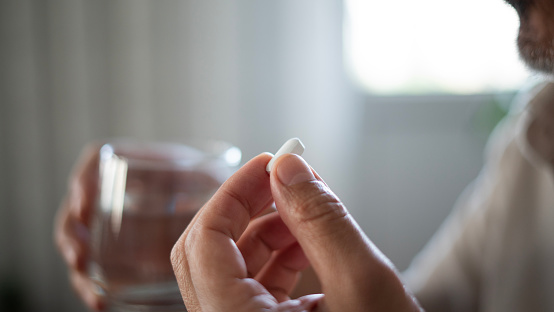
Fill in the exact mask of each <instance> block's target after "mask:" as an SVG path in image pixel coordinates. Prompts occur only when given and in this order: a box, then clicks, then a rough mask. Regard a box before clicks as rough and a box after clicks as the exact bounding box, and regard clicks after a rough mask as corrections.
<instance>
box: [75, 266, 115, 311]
mask: <svg viewBox="0 0 554 312" xmlns="http://www.w3.org/2000/svg"><path fill="white" fill-rule="evenodd" d="M69 279H70V282H71V285H72V286H73V289H74V290H75V292H76V293H77V295H78V296H79V297H80V298H81V299H82V300H83V301H84V302H85V304H86V305H87V306H88V307H89V308H91V309H93V310H95V311H100V310H104V309H105V306H106V303H105V298H104V297H103V296H102V295H101V294H99V293H98V292H96V285H95V284H94V283H93V282H92V281H91V280H90V279H89V277H88V276H87V275H86V274H84V273H80V272H71V273H70V275H69Z"/></svg>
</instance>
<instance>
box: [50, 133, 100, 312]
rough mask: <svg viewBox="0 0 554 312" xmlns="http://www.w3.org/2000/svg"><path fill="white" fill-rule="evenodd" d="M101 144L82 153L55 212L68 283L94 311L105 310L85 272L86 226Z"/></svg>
mask: <svg viewBox="0 0 554 312" xmlns="http://www.w3.org/2000/svg"><path fill="white" fill-rule="evenodd" d="M100 147H101V145H100V144H95V143H93V144H90V145H88V146H86V147H85V148H84V149H83V151H82V152H81V156H80V157H79V159H78V161H77V163H76V165H75V167H74V169H73V171H72V173H71V175H70V177H69V183H68V190H67V194H66V196H65V198H64V200H63V201H62V204H61V206H60V208H59V210H58V213H57V216H56V220H55V225H54V240H55V242H56V245H57V247H58V249H59V251H60V253H61V255H62V257H63V259H64V261H65V262H66V263H67V266H68V269H69V279H70V281H71V284H72V286H73V288H74V289H75V291H76V292H77V294H78V295H79V297H81V299H82V300H83V301H84V302H85V304H86V305H87V306H88V307H90V308H91V309H94V310H102V309H104V307H105V302H104V298H103V297H102V296H101V295H100V294H99V293H98V292H97V291H96V289H97V288H96V286H95V284H94V283H93V282H92V281H91V280H90V278H89V277H88V275H87V272H86V265H87V262H88V257H89V255H88V251H89V240H90V231H89V225H90V221H91V217H92V212H93V210H94V204H95V200H96V195H97V193H98V158H99V150H100Z"/></svg>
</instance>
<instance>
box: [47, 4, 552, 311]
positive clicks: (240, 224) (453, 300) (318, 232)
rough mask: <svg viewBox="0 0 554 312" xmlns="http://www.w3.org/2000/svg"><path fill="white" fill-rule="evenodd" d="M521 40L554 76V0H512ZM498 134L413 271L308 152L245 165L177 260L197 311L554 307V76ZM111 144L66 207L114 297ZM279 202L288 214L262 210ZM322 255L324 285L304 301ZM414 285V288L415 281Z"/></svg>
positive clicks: (96, 299) (65, 235) (197, 221)
mask: <svg viewBox="0 0 554 312" xmlns="http://www.w3.org/2000/svg"><path fill="white" fill-rule="evenodd" d="M508 2H509V3H510V4H511V5H512V6H514V8H515V9H516V10H517V12H518V15H519V18H520V32H519V36H518V48H519V50H520V53H521V56H522V58H523V59H524V60H525V61H526V63H527V64H528V65H529V66H530V67H531V68H533V69H536V70H538V71H541V72H544V73H547V74H554V1H552V0H511V1H508ZM527 102H528V103H527V105H526V106H525V108H524V109H522V110H520V111H516V112H514V113H513V114H511V115H510V116H509V117H508V118H507V119H506V120H505V121H504V122H503V123H502V125H501V126H499V127H498V129H497V130H496V131H495V133H494V134H493V136H492V137H491V140H490V143H489V145H488V152H487V155H488V156H487V163H486V165H485V167H484V169H483V170H482V173H481V175H480V176H479V177H478V179H477V180H476V181H475V182H474V183H473V184H472V185H471V186H470V187H468V189H467V190H466V191H465V192H464V194H463V195H462V196H461V197H460V200H459V202H458V205H457V207H456V208H455V209H454V211H453V213H452V214H451V216H450V217H449V218H448V219H447V220H446V222H445V223H444V224H443V226H442V227H441V229H440V230H439V231H438V233H437V234H436V235H435V237H434V238H433V239H432V240H431V241H430V242H429V244H428V246H427V247H426V248H425V249H424V250H423V252H422V253H421V254H420V255H419V256H418V257H416V259H415V260H414V262H413V263H412V265H411V266H410V268H409V270H408V271H407V272H406V274H405V277H404V281H405V283H406V284H404V283H403V280H402V278H401V277H400V274H399V273H398V272H397V271H396V269H395V268H394V266H393V265H392V264H391V263H390V261H389V260H388V259H387V258H386V257H385V256H384V255H383V254H382V253H381V252H380V251H379V250H378V249H377V248H376V247H375V246H374V245H373V244H372V243H371V241H370V240H369V238H368V237H367V236H366V235H365V234H364V233H363V231H362V230H361V229H360V227H359V226H358V225H357V224H356V222H355V220H353V218H352V217H351V215H350V214H349V213H348V211H347V210H346V208H345V207H344V206H343V205H342V203H341V202H340V200H339V199H338V198H337V197H336V196H335V195H334V194H333V193H332V191H331V190H330V189H329V188H328V187H327V185H326V184H325V183H324V182H323V180H322V179H321V178H320V177H319V176H318V175H317V173H315V171H313V169H311V167H310V166H309V165H308V164H307V163H306V162H305V161H304V160H303V159H302V158H301V157H298V156H294V155H285V156H283V157H281V158H280V159H279V160H278V161H276V163H275V167H274V169H273V170H274V171H273V172H272V174H271V175H268V174H267V173H266V172H265V165H266V164H267V162H268V161H269V159H270V157H271V156H270V155H268V154H262V155H259V156H257V157H255V158H254V159H252V160H251V161H249V162H248V163H247V164H245V165H244V166H243V167H242V168H241V169H240V170H239V171H237V173H236V174H235V175H233V177H231V178H230V179H229V180H228V181H227V182H225V184H224V185H223V186H222V187H221V188H220V190H219V191H218V192H217V193H216V194H215V195H214V197H213V198H212V199H211V200H210V201H209V202H208V203H207V204H206V205H205V206H204V207H203V208H202V209H201V211H200V212H199V213H198V214H197V216H196V217H195V218H194V219H193V221H192V222H191V224H190V225H189V226H188V228H187V229H186V230H185V232H184V233H183V235H182V236H181V238H180V240H179V241H178V242H177V243H176V245H175V247H174V249H173V252H172V255H171V260H172V262H173V266H174V271H175V274H176V277H177V280H178V282H179V285H180V288H181V293H182V295H183V299H184V301H185V303H186V305H187V308H188V309H189V310H190V311H201V310H202V311H261V310H268V311H324V310H328V311H339V310H344V311H418V310H420V309H421V308H420V307H419V305H418V302H417V301H416V300H415V299H414V296H413V295H412V294H411V292H410V290H411V291H413V293H414V294H415V297H416V298H417V299H418V300H419V302H420V303H421V305H422V306H423V308H425V309H426V310H427V311H430V312H432V311H508V312H509V311H554V296H550V291H551V289H554V267H553V266H552V263H554V176H553V174H554V171H553V165H554V84H553V83H550V82H547V83H544V84H542V85H540V86H538V87H536V88H534V89H533V90H531V91H530V93H529V99H528V101H527ZM97 152H98V146H97V145H92V146H91V147H89V148H87V149H86V150H85V152H84V153H83V156H82V157H81V160H80V161H79V162H78V165H77V166H76V169H75V171H74V173H73V174H72V177H71V178H70V181H71V182H70V187H69V191H68V195H67V198H68V199H67V200H65V201H64V204H63V205H62V207H61V208H60V211H59V214H58V218H57V225H56V241H57V245H58V247H59V249H60V251H61V253H62V255H63V257H64V259H65V261H66V262H67V263H68V266H69V271H70V276H71V281H72V283H73V286H74V288H75V289H76V290H77V292H78V294H79V295H80V296H81V298H83V300H84V301H85V302H86V303H87V305H88V306H89V307H91V308H94V309H101V308H103V307H104V302H103V298H102V297H101V296H100V295H98V294H97V293H96V292H95V291H94V290H95V288H94V284H93V283H92V282H91V281H90V279H88V277H87V274H86V272H85V264H86V261H87V249H88V223H89V216H90V213H91V210H92V203H93V201H94V196H95V191H96V183H97V181H96V180H97V168H96V167H95V166H97V159H96V157H97V154H98V153H97ZM272 202H275V205H276V207H277V210H278V212H274V213H270V214H267V215H264V216H262V217H257V216H258V215H259V214H260V212H261V211H263V210H264V209H265V208H267V207H268V205H270V204H271V203H272ZM308 265H311V266H312V267H313V269H314V271H315V273H316V275H317V278H318V280H319V282H320V283H321V293H322V294H320V295H317V294H315V295H307V296H304V297H301V298H298V299H296V300H291V299H290V297H289V296H290V293H291V291H292V289H293V288H294V285H295V284H296V281H297V279H298V276H299V272H300V271H302V270H303V269H304V268H306V267H307V266H308ZM409 289H410V290H409Z"/></svg>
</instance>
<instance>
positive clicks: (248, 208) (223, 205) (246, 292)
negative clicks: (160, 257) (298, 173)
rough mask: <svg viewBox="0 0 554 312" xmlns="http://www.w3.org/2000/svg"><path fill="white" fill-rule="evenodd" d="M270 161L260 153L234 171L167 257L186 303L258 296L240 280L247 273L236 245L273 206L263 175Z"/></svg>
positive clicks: (268, 156) (269, 190) (250, 286)
mask: <svg viewBox="0 0 554 312" xmlns="http://www.w3.org/2000/svg"><path fill="white" fill-rule="evenodd" d="M270 159H271V155H270V154H261V155H259V156H257V157H255V158H253V159H252V160H251V161H249V162H248V163H246V164H245V165H244V166H243V167H242V168H241V169H239V170H238V171H237V172H236V173H235V174H234V175H233V176H232V177H231V178H229V179H228V180H227V181H226V182H225V183H224V184H223V185H222V186H221V187H220V189H219V190H218V191H217V192H216V194H215V195H214V196H213V197H212V198H211V199H210V200H209V201H208V202H207V203H206V204H205V205H204V207H202V209H201V210H200V211H199V213H198V214H197V216H196V217H195V218H194V220H193V221H192V222H191V223H190V224H189V226H188V227H187V229H186V231H185V233H184V234H183V235H182V236H181V238H180V239H179V240H178V241H177V243H176V245H175V247H174V248H173V251H172V257H171V258H172V262H173V267H174V270H175V273H176V276H177V280H178V282H179V285H180V287H181V292H182V294H183V297H184V298H185V301H189V302H186V303H187V304H191V302H190V301H192V304H198V301H200V302H203V304H202V306H211V304H213V303H210V302H209V301H210V300H211V298H218V300H222V301H225V300H233V301H235V302H237V301H236V300H241V298H242V299H246V298H249V297H252V296H255V295H259V293H258V294H256V293H255V292H257V291H261V288H263V287H260V288H257V287H256V285H254V287H252V286H253V284H255V283H252V281H244V279H246V278H247V269H246V264H245V262H244V259H243V257H242V255H241V253H240V250H239V249H238V248H237V245H236V241H237V240H238V239H239V238H240V236H241V235H242V233H243V232H244V231H245V229H246V227H247V226H248V223H249V222H250V220H251V218H252V217H254V216H256V215H257V214H258V213H260V212H261V211H262V210H263V209H264V208H265V207H267V206H269V205H270V204H271V203H272V201H273V200H272V196H271V189H270V185H269V175H268V174H267V172H266V171H265V166H266V165H267V163H268V162H269V160H270ZM237 283H238V284H241V285H237ZM237 286H238V287H237ZM260 286H261V285H260ZM238 289H241V291H240V292H239V291H237V290H238ZM234 291H237V293H234ZM204 295H206V296H209V298H208V297H203V296H204ZM243 302H245V300H244V301H243ZM220 303H221V302H220Z"/></svg>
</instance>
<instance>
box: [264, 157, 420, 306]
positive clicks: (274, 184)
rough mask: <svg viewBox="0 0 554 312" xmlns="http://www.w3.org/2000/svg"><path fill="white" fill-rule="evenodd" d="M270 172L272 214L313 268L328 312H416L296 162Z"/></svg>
mask: <svg viewBox="0 0 554 312" xmlns="http://www.w3.org/2000/svg"><path fill="white" fill-rule="evenodd" d="M273 170H274V171H272V173H271V189H272V194H273V198H274V200H275V204H276V206H277V210H278V211H279V214H280V215H281V218H282V219H283V221H284V222H285V224H287V226H288V228H289V229H290V230H291V232H292V234H293V235H294V236H295V237H296V239H297V240H298V242H299V244H300V245H301V246H302V249H303V250H304V252H305V254H306V257H307V258H308V259H309V260H310V262H311V264H312V265H313V267H314V270H315V271H316V273H317V275H318V277H319V279H320V281H321V285H322V288H323V292H324V293H325V304H326V306H327V307H328V308H329V310H331V311H338V310H345V311H368V310H375V311H410V310H415V309H416V305H415V303H414V301H413V299H412V298H411V296H410V295H409V294H407V293H406V291H405V289H404V287H403V285H402V283H401V282H400V280H399V278H398V276H397V275H396V272H395V269H394V268H393V266H392V265H391V264H390V262H389V261H388V259H387V258H386V257H385V256H384V255H382V254H381V253H380V251H379V250H378V249H377V248H376V247H375V246H374V245H373V244H372V243H371V241H370V240H369V239H368V238H367V237H366V236H365V234H364V233H363V231H362V230H361V229H360V228H359V226H358V225H357V224H356V222H355V221H354V219H353V218H352V217H351V215H350V214H349V213H348V211H347V210H346V208H345V207H344V205H343V204H342V203H341V202H340V200H339V199H338V198H337V197H336V195H335V194H333V192H332V191H331V190H330V189H329V188H328V187H327V185H325V183H323V181H322V180H321V178H319V177H318V176H317V175H316V174H315V173H314V172H313V170H312V169H311V168H310V166H309V165H308V164H307V163H306V162H305V161H304V160H303V159H302V158H301V157H300V156H297V155H292V154H288V155H284V156H282V157H280V158H279V159H278V160H277V161H276V162H275V165H274V168H273ZM345 298H352V299H351V300H345Z"/></svg>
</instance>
